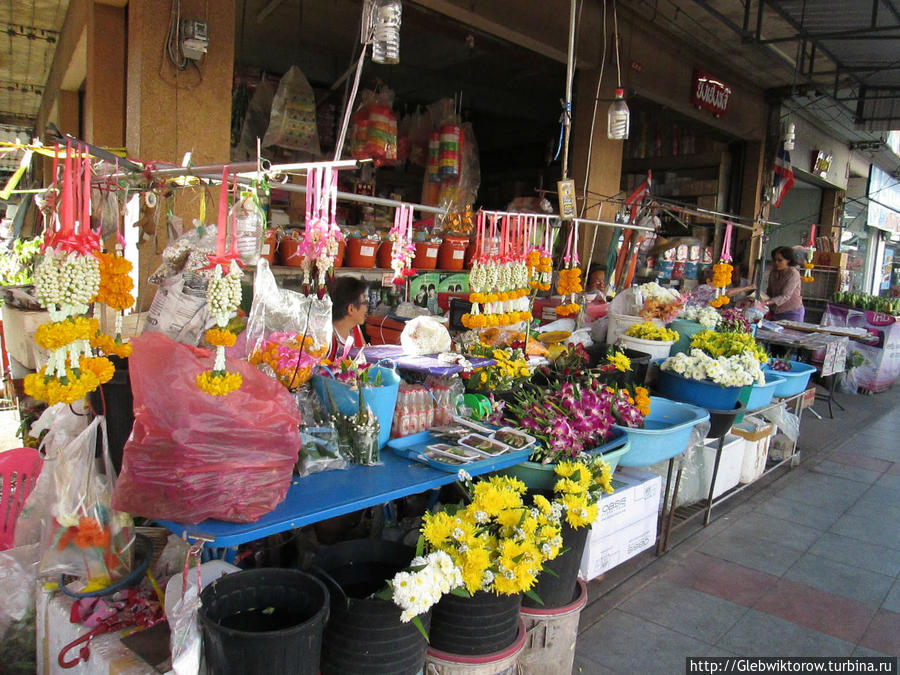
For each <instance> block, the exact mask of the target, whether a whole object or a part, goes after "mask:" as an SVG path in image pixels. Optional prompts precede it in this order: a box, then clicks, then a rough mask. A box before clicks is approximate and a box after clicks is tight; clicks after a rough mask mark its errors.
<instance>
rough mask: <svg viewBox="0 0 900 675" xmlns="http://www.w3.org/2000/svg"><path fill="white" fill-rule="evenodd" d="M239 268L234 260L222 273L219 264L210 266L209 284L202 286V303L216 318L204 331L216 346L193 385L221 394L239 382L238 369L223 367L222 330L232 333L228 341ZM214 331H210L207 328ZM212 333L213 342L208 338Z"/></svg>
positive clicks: (237, 297) (238, 291) (238, 298)
mask: <svg viewBox="0 0 900 675" xmlns="http://www.w3.org/2000/svg"><path fill="white" fill-rule="evenodd" d="M242 275H243V274H242V272H241V268H240V267H239V266H238V264H237V262H236V261H235V260H232V261H231V264H230V265H229V268H228V273H227V274H226V273H224V272H223V270H222V265H221V264H218V263H217V264H216V266H215V268H214V269H213V274H212V277H211V278H210V280H209V285H208V286H207V287H206V304H207V306H208V307H209V310H210V312H211V313H212V315H213V317H215V320H216V326H217V328H214V329H210V330H209V331H207V336H206V337H207V340H208V341H209V342H210V344H213V345H214V346H215V348H216V359H215V363H214V364H213V367H212V370H206V371H204V372H202V373H200V374H199V375H197V386H198V387H200V389H202V390H203V391H205V392H206V393H207V394H211V395H212V396H225V395H227V394H230V393H231V392H233V391H234V390H235V389H238V388H239V387H240V386H241V382H242V380H241V376H240V374H239V373H229V372H228V371H226V370H225V347H227V346H231V345H228V344H226V342H225V340H226V338H225V337H224V335H223V334H224V333H230V334H231V335H233V336H234V338H233V339H232V340H231V344H234V341H235V340H236V339H237V335H236V334H234V333H231V331H229V330H228V322H229V321H230V320H231V317H232V316H234V314H235V310H237V308H238V306H239V305H240V304H241V276H242ZM213 330H214V331H216V332H214V333H211V331H213ZM210 334H212V337H213V340H216V341H217V342H216V343H214V342H213V340H210Z"/></svg>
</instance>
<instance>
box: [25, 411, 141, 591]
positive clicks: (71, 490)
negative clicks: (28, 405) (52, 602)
mask: <svg viewBox="0 0 900 675" xmlns="http://www.w3.org/2000/svg"><path fill="white" fill-rule="evenodd" d="M98 433H99V434H100V436H101V439H102V446H101V447H102V460H103V464H104V467H105V470H106V471H105V473H100V472H99V471H98V470H97V466H96V464H97V463H96V462H95V461H94V453H95V451H96V447H97V434H98ZM47 468H48V469H49V470H50V471H51V472H52V474H53V480H54V482H55V484H56V502H55V504H54V506H53V509H52V515H53V519H52V520H51V522H50V524H49V527H47V528H45V529H44V536H43V539H42V545H41V548H42V551H43V556H42V558H41V567H40V573H41V574H42V575H54V576H55V575H58V574H68V575H72V576H76V577H79V578H82V579H85V580H86V581H87V584H88V586H87V590H98V589H100V588H105V587H106V586H108V585H109V584H110V583H113V582H115V581H116V580H118V579H120V578H122V577H124V576H126V575H127V574H128V572H129V571H130V567H131V561H130V553H127V551H128V549H129V548H130V546H131V543H132V541H133V532H132V528H131V518H130V516H129V515H128V514H127V513H125V512H118V511H116V510H115V509H113V508H112V506H111V499H112V491H113V483H114V482H115V473H114V471H113V468H112V461H111V460H110V458H109V451H108V442H107V438H106V420H105V419H104V418H103V417H102V416H99V417H95V418H94V420H93V421H92V422H91V423H90V424H89V425H88V426H87V428H86V429H85V430H84V431H82V432H81V433H80V434H79V435H78V436H77V437H76V438H75V439H74V440H72V441H71V442H70V443H69V444H68V445H67V446H66V447H65V448H64V449H63V450H62V451H60V452H59V454H58V455H57V456H56V458H55V459H54V460H53V461H52V462H50V465H49V466H48V467H47Z"/></svg>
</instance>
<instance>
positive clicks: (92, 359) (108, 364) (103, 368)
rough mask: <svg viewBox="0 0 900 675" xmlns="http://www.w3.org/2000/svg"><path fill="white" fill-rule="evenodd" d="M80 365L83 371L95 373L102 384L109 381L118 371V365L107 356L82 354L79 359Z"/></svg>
mask: <svg viewBox="0 0 900 675" xmlns="http://www.w3.org/2000/svg"><path fill="white" fill-rule="evenodd" d="M78 366H79V368H80V369H81V370H82V371H85V370H87V371H90V372H92V373H94V375H96V376H97V379H98V380H99V381H100V384H106V383H107V382H109V381H110V380H111V379H112V376H113V375H115V373H116V367H115V366H114V365H113V363H112V361H110V360H109V359H108V358H106V357H105V356H82V357H81V358H80V359H79V360H78Z"/></svg>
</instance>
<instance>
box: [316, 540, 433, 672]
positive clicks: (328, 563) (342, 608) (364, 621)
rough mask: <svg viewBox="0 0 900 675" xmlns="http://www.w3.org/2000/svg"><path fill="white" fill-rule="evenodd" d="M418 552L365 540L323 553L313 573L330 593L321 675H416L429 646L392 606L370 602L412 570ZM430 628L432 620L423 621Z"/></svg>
mask: <svg viewBox="0 0 900 675" xmlns="http://www.w3.org/2000/svg"><path fill="white" fill-rule="evenodd" d="M414 555H415V551H414V550H413V549H411V548H409V547H408V546H404V545H403V544H398V543H395V542H389V541H380V540H373V539H361V540H354V541H345V542H342V543H340V544H336V545H334V546H328V547H326V548H323V549H321V550H320V551H319V552H318V553H317V555H316V567H315V568H314V569H313V572H314V573H316V574H319V575H321V578H322V581H324V582H325V585H326V586H328V590H329V593H330V594H331V618H330V619H329V621H328V625H327V626H326V628H325V635H324V637H323V640H322V661H321V669H322V670H321V672H322V674H323V675H350V674H352V673H359V674H361V675H365V674H368V673H371V674H373V675H381V674H382V673H391V674H392V675H393V674H396V675H407V674H408V675H414V674H415V673H418V672H419V671H421V670H422V667H423V665H424V663H425V649H426V648H427V647H428V645H427V644H426V642H425V638H424V636H423V635H422V634H421V633H420V632H419V629H418V628H416V626H415V625H414V624H413V623H411V622H409V623H403V622H401V621H400V608H399V607H398V606H397V605H395V604H394V603H393V602H390V601H388V600H382V599H380V598H371V597H369V596H371V595H372V593H375V592H376V591H378V590H380V589H381V588H383V587H384V585H385V580H387V579H390V578H391V577H393V576H394V575H395V574H396V573H397V572H399V571H401V570H403V569H405V568H407V567H409V563H410V561H411V560H412V559H413V556H414ZM420 618H421V620H422V623H423V624H424V625H425V627H426V630H427V629H428V626H429V623H430V619H431V616H430V614H425V615H423V616H421V617H420Z"/></svg>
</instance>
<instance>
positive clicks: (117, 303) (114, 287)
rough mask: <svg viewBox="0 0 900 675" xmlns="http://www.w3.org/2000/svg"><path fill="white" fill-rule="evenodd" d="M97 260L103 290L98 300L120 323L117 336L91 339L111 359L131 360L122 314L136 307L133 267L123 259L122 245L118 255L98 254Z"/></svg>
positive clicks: (92, 343) (101, 336)
mask: <svg viewBox="0 0 900 675" xmlns="http://www.w3.org/2000/svg"><path fill="white" fill-rule="evenodd" d="M97 258H98V259H99V260H100V288H99V290H98V291H97V297H96V298H95V300H96V301H97V302H102V303H104V304H105V305H106V306H107V307H109V308H110V309H112V310H114V311H115V312H116V322H115V328H114V330H113V333H114V336H110V335H106V334H105V333H98V334H97V335H95V336H94V337H92V338H91V347H93V348H94V349H98V350H100V351H101V352H103V353H104V354H106V355H107V356H118V357H119V358H123V359H124V358H128V357H129V356H131V345H130V344H128V343H127V342H123V341H122V312H123V311H125V310H126V309H128V308H129V307H131V306H132V305H133V304H134V296H133V295H132V294H131V289H132V288H134V281H133V280H132V278H131V268H132V264H131V261H130V260H127V259H125V258H124V257H123V256H122V245H121V242H120V243H119V244H118V245H117V246H116V252H115V253H98V254H97Z"/></svg>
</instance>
